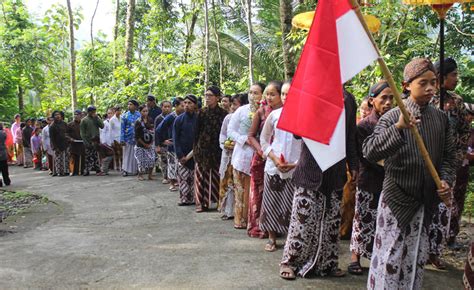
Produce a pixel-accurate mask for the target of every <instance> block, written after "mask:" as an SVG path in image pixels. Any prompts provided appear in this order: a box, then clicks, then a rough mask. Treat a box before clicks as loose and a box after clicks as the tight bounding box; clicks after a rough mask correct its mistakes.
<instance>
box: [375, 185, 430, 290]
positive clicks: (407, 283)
mask: <svg viewBox="0 0 474 290" xmlns="http://www.w3.org/2000/svg"><path fill="white" fill-rule="evenodd" d="M381 199H382V200H381V201H380V203H379V207H378V209H377V230H376V232H375V243H374V249H373V252H372V259H371V261H370V270H369V277H368V280H367V289H421V286H422V283H423V268H424V265H425V264H426V261H427V260H428V235H427V232H426V227H424V226H423V214H424V208H423V207H421V208H420V209H419V211H418V212H417V213H416V214H415V216H414V217H413V219H412V220H411V222H410V224H409V225H408V226H407V227H406V228H404V229H400V228H399V227H398V223H397V220H396V218H395V216H394V215H393V214H392V211H391V210H390V208H389V207H388V206H387V205H386V204H385V202H384V201H383V193H382V196H381Z"/></svg>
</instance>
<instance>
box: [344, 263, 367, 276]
mask: <svg viewBox="0 0 474 290" xmlns="http://www.w3.org/2000/svg"><path fill="white" fill-rule="evenodd" d="M347 272H349V274H351V275H362V274H363V273H364V271H363V270H362V267H361V266H360V263H359V262H352V263H350V264H349V266H347Z"/></svg>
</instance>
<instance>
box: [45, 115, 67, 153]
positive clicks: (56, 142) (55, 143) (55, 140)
mask: <svg viewBox="0 0 474 290" xmlns="http://www.w3.org/2000/svg"><path fill="white" fill-rule="evenodd" d="M66 133H67V125H66V123H65V122H64V121H60V122H57V121H54V122H53V124H52V125H51V127H50V128H49V136H50V138H51V147H52V148H53V150H54V151H65V150H66V149H67V147H68V142H67V138H66Z"/></svg>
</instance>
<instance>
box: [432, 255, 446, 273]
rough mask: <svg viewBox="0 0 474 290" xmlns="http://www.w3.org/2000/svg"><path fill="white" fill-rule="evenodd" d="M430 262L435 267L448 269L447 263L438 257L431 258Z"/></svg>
mask: <svg viewBox="0 0 474 290" xmlns="http://www.w3.org/2000/svg"><path fill="white" fill-rule="evenodd" d="M429 262H430V264H431V265H432V266H433V267H434V268H435V269H438V270H446V264H445V263H444V262H443V261H441V260H440V259H439V258H438V257H436V258H431V259H430V260H429Z"/></svg>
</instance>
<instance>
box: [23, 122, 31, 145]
mask: <svg viewBox="0 0 474 290" xmlns="http://www.w3.org/2000/svg"><path fill="white" fill-rule="evenodd" d="M21 135H22V140H23V146H24V147H28V148H30V147H31V136H32V135H33V128H31V126H25V128H23V131H22V134H21Z"/></svg>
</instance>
